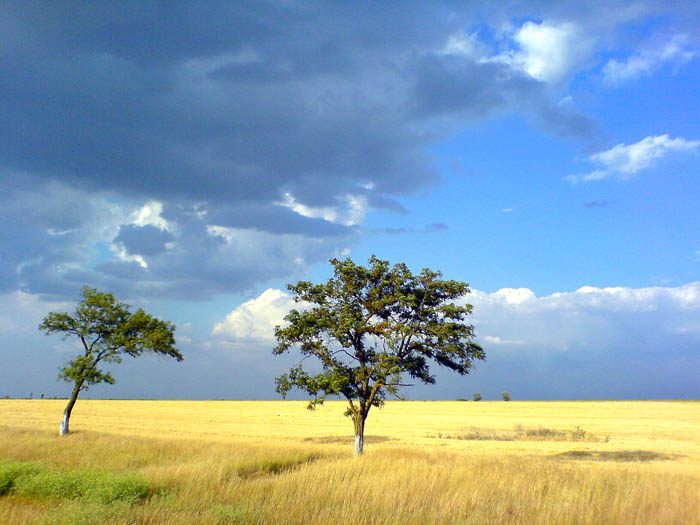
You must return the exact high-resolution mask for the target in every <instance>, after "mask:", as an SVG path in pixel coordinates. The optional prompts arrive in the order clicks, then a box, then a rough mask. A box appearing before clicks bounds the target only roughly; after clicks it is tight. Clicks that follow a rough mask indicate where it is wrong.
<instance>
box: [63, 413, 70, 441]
mask: <svg viewBox="0 0 700 525" xmlns="http://www.w3.org/2000/svg"><path fill="white" fill-rule="evenodd" d="M69 421H70V414H68V413H65V414H63V421H61V435H62V436H65V435H66V434H68V422H69Z"/></svg>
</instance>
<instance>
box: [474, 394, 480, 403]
mask: <svg viewBox="0 0 700 525" xmlns="http://www.w3.org/2000/svg"><path fill="white" fill-rule="evenodd" d="M474 401H481V394H480V393H479V392H474Z"/></svg>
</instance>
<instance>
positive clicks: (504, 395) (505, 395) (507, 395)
mask: <svg viewBox="0 0 700 525" xmlns="http://www.w3.org/2000/svg"><path fill="white" fill-rule="evenodd" d="M501 397H502V398H503V401H510V392H501Z"/></svg>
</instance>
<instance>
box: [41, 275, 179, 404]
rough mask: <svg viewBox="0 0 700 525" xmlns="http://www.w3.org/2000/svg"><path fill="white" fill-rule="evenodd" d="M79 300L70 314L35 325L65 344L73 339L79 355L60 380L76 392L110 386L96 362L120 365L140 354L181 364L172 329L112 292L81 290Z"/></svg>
mask: <svg viewBox="0 0 700 525" xmlns="http://www.w3.org/2000/svg"><path fill="white" fill-rule="evenodd" d="M81 295H82V299H81V301H80V302H79V303H78V305H77V307H76V309H75V312H74V313H73V314H69V313H65V312H51V313H49V314H48V315H47V316H46V317H45V318H44V320H43V321H42V322H41V324H40V325H39V329H40V330H41V331H43V332H44V333H46V334H47V335H49V334H54V333H61V334H63V337H64V339H65V338H68V337H75V338H77V339H78V340H79V341H80V342H81V344H82V353H81V354H80V355H78V356H76V357H75V358H73V359H71V360H70V361H69V362H68V364H67V365H66V366H63V367H61V368H60V373H59V376H58V377H59V379H63V380H65V381H68V382H73V383H74V384H75V388H76V390H77V391H80V390H87V389H88V388H89V387H90V386H92V385H96V384H98V383H110V384H113V383H114V378H113V377H112V375H111V374H110V373H109V372H105V371H103V370H100V369H99V368H98V364H99V363H120V362H121V361H122V357H123V356H124V355H128V356H131V357H137V356H139V355H141V354H142V353H143V352H147V351H148V352H153V353H155V354H159V355H165V356H169V357H174V358H175V359H177V360H178V361H182V359H183V357H182V354H181V353H180V352H179V351H178V350H177V349H176V348H175V346H174V345H175V336H174V332H175V325H174V324H172V323H170V322H168V321H161V320H160V319H156V318H155V317H152V316H150V315H148V314H147V313H145V312H144V311H143V310H141V309H139V310H137V311H136V312H134V313H131V312H130V311H129V305H127V304H124V303H122V302H120V301H117V300H116V299H115V298H114V296H113V295H112V294H111V293H102V292H98V291H97V290H95V289H94V288H90V287H89V286H85V287H84V288H83V289H82V294H81Z"/></svg>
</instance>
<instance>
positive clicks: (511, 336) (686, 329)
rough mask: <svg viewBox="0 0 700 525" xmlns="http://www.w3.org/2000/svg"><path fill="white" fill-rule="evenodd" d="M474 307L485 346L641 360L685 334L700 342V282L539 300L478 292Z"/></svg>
mask: <svg viewBox="0 0 700 525" xmlns="http://www.w3.org/2000/svg"><path fill="white" fill-rule="evenodd" d="M465 301H466V302H469V303H470V304H472V305H473V306H474V310H473V312H474V314H473V316H472V320H471V321H472V322H473V323H474V325H475V326H476V328H477V334H478V338H479V340H481V341H482V342H483V343H484V345H485V346H488V344H489V343H490V344H496V345H499V346H501V347H506V346H508V345H513V347H514V350H517V351H523V349H524V348H527V349H538V350H543V349H544V350H548V351H554V352H574V353H576V352H579V351H588V350H591V351H596V352H598V351H601V350H611V351H625V350H629V349H631V348H634V347H635V345H636V347H637V348H638V350H639V352H640V355H643V354H645V353H651V352H654V351H655V346H654V345H656V344H659V343H660V342H662V341H664V340H665V341H667V344H668V347H669V348H673V347H674V343H677V342H678V339H679V337H680V338H682V337H681V336H682V335H683V334H685V335H689V334H691V333H692V334H694V335H693V337H694V338H695V339H693V341H688V340H686V341H685V348H686V350H687V348H688V346H687V345H688V343H690V344H695V343H699V342H700V340H696V339H698V338H699V337H700V331H697V328H698V327H699V326H700V324H699V323H700V282H693V283H689V284H686V285H684V286H680V287H676V288H669V287H650V288H625V287H610V288H597V287H590V286H584V287H581V288H579V289H578V290H576V291H574V292H562V293H554V294H551V295H547V296H542V297H537V296H536V295H535V293H534V292H532V290H529V289H527V288H519V289H511V288H506V289H502V290H498V291H496V292H494V293H485V292H481V291H478V290H475V291H473V293H472V294H471V295H470V296H468V297H467V299H466V300H465Z"/></svg>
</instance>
